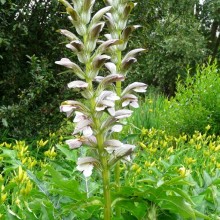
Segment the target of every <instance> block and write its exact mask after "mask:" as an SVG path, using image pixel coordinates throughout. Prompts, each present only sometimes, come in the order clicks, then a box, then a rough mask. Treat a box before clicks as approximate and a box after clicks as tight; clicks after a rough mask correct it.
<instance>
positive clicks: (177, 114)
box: [160, 63, 220, 134]
mask: <svg viewBox="0 0 220 220" xmlns="http://www.w3.org/2000/svg"><path fill="white" fill-rule="evenodd" d="M219 83H220V75H219V70H218V68H217V65H216V63H213V64H208V65H207V66H205V65H204V66H202V67H198V68H197V72H196V74H195V76H190V75H189V72H188V76H187V78H186V81H185V83H182V82H181V81H178V82H177V92H176V95H175V97H173V98H171V99H170V100H169V101H168V100H167V101H166V102H165V105H164V111H161V113H160V116H161V120H162V122H161V126H162V127H163V128H164V129H166V130H169V131H170V132H171V133H176V134H181V133H182V132H185V133H188V134H193V133H194V131H201V132H205V127H206V126H207V125H208V124H209V125H211V129H210V132H213V133H216V134H218V133H219V130H220V127H219V126H220V121H219V119H220V117H219V116H220V115H219V114H220V102H219V100H220V99H219V93H220V87H219Z"/></svg>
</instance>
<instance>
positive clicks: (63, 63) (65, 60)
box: [55, 58, 74, 68]
mask: <svg viewBox="0 0 220 220" xmlns="http://www.w3.org/2000/svg"><path fill="white" fill-rule="evenodd" d="M55 63H56V64H58V65H61V66H65V67H67V68H73V66H74V63H73V62H72V61H71V60H70V59H68V58H62V59H61V60H60V61H56V62H55Z"/></svg>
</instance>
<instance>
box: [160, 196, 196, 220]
mask: <svg viewBox="0 0 220 220" xmlns="http://www.w3.org/2000/svg"><path fill="white" fill-rule="evenodd" d="M157 200H158V202H159V204H158V205H159V206H160V207H161V208H162V209H165V210H169V211H170V212H172V213H178V214H180V215H181V216H182V217H184V218H192V219H196V216H195V210H194V209H193V208H192V206H191V205H190V204H189V203H187V202H186V201H185V199H183V198H182V197H180V196H171V195H169V196H167V195H161V196H160V197H159V198H158V199H157Z"/></svg>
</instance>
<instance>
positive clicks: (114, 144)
mask: <svg viewBox="0 0 220 220" xmlns="http://www.w3.org/2000/svg"><path fill="white" fill-rule="evenodd" d="M104 145H105V149H106V150H107V152H108V153H109V154H111V153H113V152H114V151H115V150H116V149H117V148H119V147H121V146H122V145H123V144H122V143H121V142H120V141H118V140H114V139H112V140H107V141H105V143H104Z"/></svg>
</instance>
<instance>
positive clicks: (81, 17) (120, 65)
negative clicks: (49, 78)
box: [56, 0, 147, 220]
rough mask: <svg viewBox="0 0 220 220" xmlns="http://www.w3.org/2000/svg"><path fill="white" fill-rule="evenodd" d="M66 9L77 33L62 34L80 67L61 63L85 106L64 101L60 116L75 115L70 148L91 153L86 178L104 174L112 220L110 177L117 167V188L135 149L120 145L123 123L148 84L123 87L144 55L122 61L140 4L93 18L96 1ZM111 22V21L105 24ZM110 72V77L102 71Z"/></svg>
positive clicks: (111, 8) (82, 165)
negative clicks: (105, 30) (122, 169)
mask: <svg viewBox="0 0 220 220" xmlns="http://www.w3.org/2000/svg"><path fill="white" fill-rule="evenodd" d="M60 2H61V3H62V4H63V5H64V6H65V7H66V12H67V14H68V15H69V16H68V18H69V20H70V21H71V23H72V25H73V26H74V29H73V32H70V31H69V30H64V29H61V30H60V33H61V34H63V35H64V36H66V37H67V39H68V43H67V44H66V47H67V48H68V49H70V50H72V52H73V53H75V54H76V55H77V58H78V61H79V62H78V63H74V62H72V61H71V60H70V59H68V58H62V59H61V60H60V61H56V63H57V64H59V65H62V66H65V67H66V68H68V69H69V70H70V72H73V73H74V74H75V75H76V76H77V77H78V78H79V80H75V81H72V82H70V83H68V85H67V86H68V88H70V89H72V90H80V92H81V94H82V97H84V99H85V101H84V102H79V101H75V100H67V101H64V102H63V103H62V104H61V106H60V111H61V112H65V113H66V115H67V117H70V116H72V115H74V116H75V117H74V120H73V122H74V123H75V129H74V131H73V134H72V135H73V138H72V139H70V140H67V141H66V143H67V144H68V145H69V147H70V148H71V149H77V148H79V147H82V146H86V147H88V148H89V149H90V150H89V151H88V152H90V155H88V156H86V157H80V158H78V161H77V169H78V170H79V171H80V172H82V173H83V175H84V176H85V178H89V177H90V176H91V175H92V171H93V168H97V170H98V171H100V172H101V176H102V183H103V196H104V219H106V220H108V219H111V216H112V210H111V193H110V174H111V173H110V172H111V170H112V168H113V167H115V173H116V174H117V175H115V176H116V179H115V181H116V183H117V184H119V175H120V172H119V167H118V166H119V165H117V163H118V162H119V161H120V160H121V159H123V158H124V157H126V156H129V155H130V154H131V153H132V152H133V150H134V148H135V146H134V145H130V144H124V143H122V142H120V141H119V140H118V136H117V135H115V133H118V132H120V131H121V129H122V125H123V123H122V121H121V120H123V119H125V118H128V117H130V116H131V114H132V110H130V109H129V107H128V106H132V107H138V102H137V101H138V98H137V96H135V94H134V93H136V92H145V91H146V88H147V86H146V84H144V83H138V82H135V83H132V84H131V85H128V86H127V87H126V88H125V89H124V90H122V87H121V82H122V81H124V80H125V77H126V74H127V72H128V70H129V68H130V66H131V64H132V63H134V62H136V58H135V55H136V54H137V53H138V52H141V51H143V50H144V49H136V50H132V51H130V52H128V53H127V54H125V55H124V57H123V56H122V51H124V50H125V49H126V45H127V41H128V37H129V35H130V33H131V32H132V30H134V29H135V28H136V27H137V26H130V27H126V24H127V20H128V16H129V14H130V11H131V9H132V8H133V7H134V3H132V2H129V1H126V0H124V1H122V0H118V1H117V0H114V1H110V0H108V1H106V3H107V6H106V7H104V8H102V9H101V10H99V11H98V12H96V13H92V10H93V6H94V4H95V0H80V1H79V0H75V1H72V2H73V4H70V3H69V2H68V1H66V0H60ZM117 7H118V8H117ZM103 17H105V20H106V21H104V19H103ZM106 23H107V26H108V30H109V34H106V35H104V36H105V37H106V40H105V41H103V39H102V40H100V38H99V36H100V33H101V31H102V30H103V28H104V26H105V24H106ZM101 69H102V70H103V69H105V70H106V71H104V72H105V73H104V75H103V74H102V76H101V75H100V70H101Z"/></svg>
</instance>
